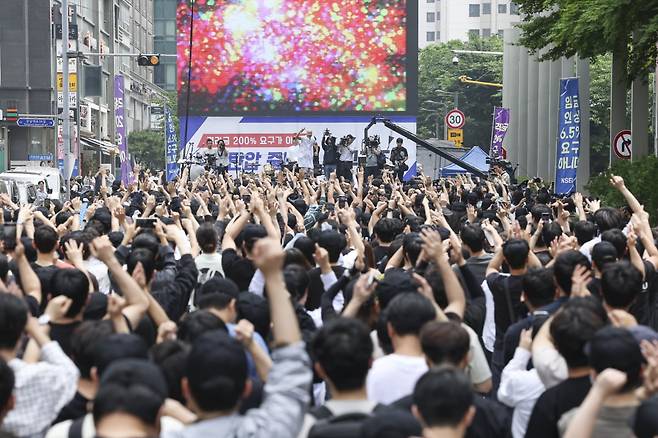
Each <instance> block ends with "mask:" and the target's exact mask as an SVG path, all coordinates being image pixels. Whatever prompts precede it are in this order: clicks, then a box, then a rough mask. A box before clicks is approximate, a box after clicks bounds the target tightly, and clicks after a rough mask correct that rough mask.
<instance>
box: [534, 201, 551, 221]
mask: <svg viewBox="0 0 658 438" xmlns="http://www.w3.org/2000/svg"><path fill="white" fill-rule="evenodd" d="M530 213H531V214H532V219H533V220H534V221H535V222H539V221H540V220H541V219H542V216H543V215H544V214H545V213H548V214H549V215H550V216H551V217H553V211H552V210H551V207H549V206H548V205H546V204H535V205H533V206H532V208H531V209H530Z"/></svg>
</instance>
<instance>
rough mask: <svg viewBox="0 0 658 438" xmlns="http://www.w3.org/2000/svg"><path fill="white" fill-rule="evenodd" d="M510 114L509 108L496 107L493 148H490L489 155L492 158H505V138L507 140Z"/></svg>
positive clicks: (492, 135)
mask: <svg viewBox="0 0 658 438" xmlns="http://www.w3.org/2000/svg"><path fill="white" fill-rule="evenodd" d="M509 116H510V110H509V108H498V107H494V116H493V127H492V128H493V129H492V131H491V132H492V133H491V148H490V150H489V156H490V157H491V158H494V159H501V158H505V152H504V150H503V140H505V134H507V129H508V128H509Z"/></svg>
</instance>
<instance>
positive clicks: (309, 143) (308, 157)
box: [297, 137, 315, 169]
mask: <svg viewBox="0 0 658 438" xmlns="http://www.w3.org/2000/svg"><path fill="white" fill-rule="evenodd" d="M314 144H315V138H314V137H311V138H308V137H304V138H302V139H301V140H300V141H299V146H298V148H297V166H299V167H301V168H305V169H312V168H313V145H314Z"/></svg>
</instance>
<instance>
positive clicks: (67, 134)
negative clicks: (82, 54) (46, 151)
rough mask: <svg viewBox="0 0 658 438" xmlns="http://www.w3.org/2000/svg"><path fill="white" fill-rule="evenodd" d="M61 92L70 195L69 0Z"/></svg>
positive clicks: (64, 6)
mask: <svg viewBox="0 0 658 438" xmlns="http://www.w3.org/2000/svg"><path fill="white" fill-rule="evenodd" d="M62 58H63V59H62V94H63V97H64V102H63V103H64V109H63V111H62V117H63V119H62V141H63V143H64V146H63V147H64V181H65V182H66V194H67V196H68V197H69V199H70V197H71V171H72V170H73V163H72V162H71V123H70V121H71V117H70V114H69V1H68V0H62Z"/></svg>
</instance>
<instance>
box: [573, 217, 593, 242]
mask: <svg viewBox="0 0 658 438" xmlns="http://www.w3.org/2000/svg"><path fill="white" fill-rule="evenodd" d="M573 233H574V235H575V236H576V239H577V240H578V245H581V246H582V245H584V244H586V243H587V242H589V241H590V240H592V239H593V238H594V237H595V236H596V225H595V224H594V223H592V222H589V221H578V222H576V224H575V225H574V226H573Z"/></svg>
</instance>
